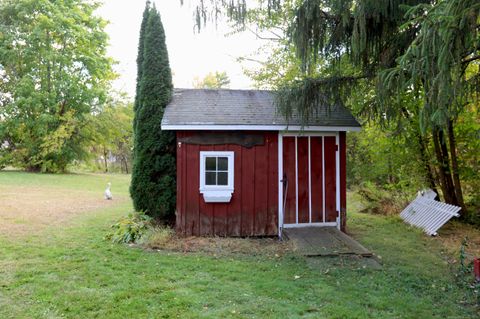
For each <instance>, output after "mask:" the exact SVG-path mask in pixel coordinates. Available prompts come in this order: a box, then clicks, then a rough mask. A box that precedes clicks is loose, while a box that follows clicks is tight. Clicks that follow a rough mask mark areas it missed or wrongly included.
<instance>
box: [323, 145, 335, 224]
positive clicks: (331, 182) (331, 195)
mask: <svg viewBox="0 0 480 319" xmlns="http://www.w3.org/2000/svg"><path fill="white" fill-rule="evenodd" d="M324 143H325V147H324V152H325V155H324V156H325V157H324V158H325V222H327V223H332V222H335V221H336V219H337V203H336V194H337V192H336V189H337V187H336V186H337V185H336V181H337V178H336V165H335V164H336V158H335V156H336V147H335V145H336V142H335V137H334V136H325V138H324Z"/></svg>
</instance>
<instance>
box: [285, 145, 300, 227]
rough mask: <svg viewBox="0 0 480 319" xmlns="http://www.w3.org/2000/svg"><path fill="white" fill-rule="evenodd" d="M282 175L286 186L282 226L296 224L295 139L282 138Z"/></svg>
mask: <svg viewBox="0 0 480 319" xmlns="http://www.w3.org/2000/svg"><path fill="white" fill-rule="evenodd" d="M283 174H284V176H285V177H286V179H287V181H288V184H286V188H284V194H283V196H284V197H285V198H286V200H285V203H286V204H285V211H284V213H283V215H284V220H283V222H284V224H295V223H296V179H297V177H296V172H295V137H284V138H283Z"/></svg>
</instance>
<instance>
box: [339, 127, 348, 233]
mask: <svg viewBox="0 0 480 319" xmlns="http://www.w3.org/2000/svg"><path fill="white" fill-rule="evenodd" d="M346 135H347V134H346V132H340V230H341V231H343V232H346V231H347V136H346Z"/></svg>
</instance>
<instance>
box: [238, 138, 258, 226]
mask: <svg viewBox="0 0 480 319" xmlns="http://www.w3.org/2000/svg"><path fill="white" fill-rule="evenodd" d="M255 188H256V187H255V147H252V148H243V149H242V188H241V192H242V231H241V233H242V236H253V235H254V222H255Z"/></svg>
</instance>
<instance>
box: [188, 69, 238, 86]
mask: <svg viewBox="0 0 480 319" xmlns="http://www.w3.org/2000/svg"><path fill="white" fill-rule="evenodd" d="M229 85H230V79H229V77H228V75H227V72H225V71H224V72H218V71H215V72H210V73H208V74H207V75H206V76H205V77H204V78H203V79H202V80H200V79H199V78H195V79H194V80H193V87H194V88H196V89H222V88H228V86H229Z"/></svg>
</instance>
